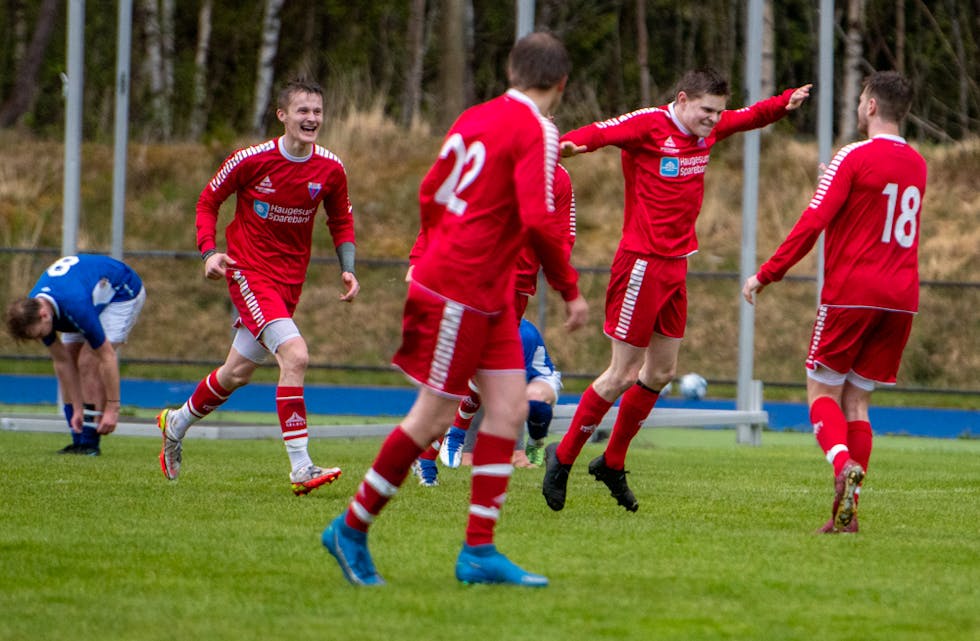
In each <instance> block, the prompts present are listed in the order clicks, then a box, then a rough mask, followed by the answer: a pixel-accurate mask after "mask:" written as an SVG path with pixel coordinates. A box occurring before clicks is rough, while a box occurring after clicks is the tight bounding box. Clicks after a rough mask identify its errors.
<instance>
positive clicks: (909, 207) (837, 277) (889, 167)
mask: <svg viewBox="0 0 980 641" xmlns="http://www.w3.org/2000/svg"><path fill="white" fill-rule="evenodd" d="M925 191H926V163H925V160H924V159H923V158H922V156H921V155H919V153H918V152H917V151H916V150H915V149H913V148H912V147H911V146H910V145H909V144H908V143H907V142H906V141H905V139H904V138H901V137H899V136H892V135H878V136H875V137H873V138H870V139H868V140H864V141H861V142H856V143H852V144H850V145H847V146H845V147H843V148H842V149H841V150H840V151H839V152H837V155H836V156H834V159H833V161H832V162H831V163H830V166H829V167H828V168H827V170H826V171H825V172H824V174H823V176H822V177H821V179H820V183H819V185H818V186H817V191H816V193H815V194H814V195H813V198H812V199H811V200H810V204H809V206H808V207H807V208H806V210H804V212H803V215H802V216H801V217H800V219H799V221H797V223H796V226H795V227H793V230H792V231H791V232H790V233H789V235H788V236H787V237H786V240H785V241H783V244H782V245H780V247H779V249H777V250H776V253H775V254H773V256H772V258H770V259H769V260H768V261H767V262H766V263H764V264H763V265H762V267H761V268H760V269H759V273H758V278H759V282H761V283H762V284H763V285H766V284H769V283H771V282H774V281H778V280H780V279H782V277H783V276H784V275H785V274H786V272H787V271H788V270H789V268H790V267H792V266H793V265H795V264H796V262H797V261H799V260H800V259H801V258H802V257H803V256H804V255H806V253H807V252H808V251H809V250H810V248H811V247H813V245H814V243H815V242H816V240H817V237H818V236H819V235H820V232H821V231H823V230H824V229H825V228H826V232H827V236H826V245H825V253H826V260H825V267H824V286H823V291H822V292H821V300H820V302H821V304H823V305H828V306H832V307H869V308H875V309H885V310H892V311H901V312H916V311H918V308H919V260H918V252H919V223H920V220H919V214H920V212H921V209H922V198H923V196H924V195H925Z"/></svg>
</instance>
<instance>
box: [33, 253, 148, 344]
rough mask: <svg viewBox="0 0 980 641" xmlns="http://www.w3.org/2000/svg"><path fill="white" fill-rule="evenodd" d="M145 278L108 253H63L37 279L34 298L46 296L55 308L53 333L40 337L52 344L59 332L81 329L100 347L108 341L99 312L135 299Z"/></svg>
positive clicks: (87, 338)
mask: <svg viewBox="0 0 980 641" xmlns="http://www.w3.org/2000/svg"><path fill="white" fill-rule="evenodd" d="M142 289H143V281H141V280H140V277H139V275H137V274H136V272H135V271H133V270H132V268H130V267H129V266H128V265H126V264H125V263H122V262H120V261H118V260H116V259H114V258H109V257H108V256H98V255H95V254H79V255H78V256H64V257H62V258H59V259H58V260H56V261H55V262H53V263H52V264H51V266H50V267H48V268H47V270H45V272H44V273H43V274H42V275H41V277H40V278H39V279H38V281H37V284H35V285H34V289H32V290H31V293H30V297H31V298H43V299H44V300H46V301H48V302H49V303H51V305H52V306H53V307H54V319H53V323H52V330H51V333H50V334H49V335H47V336H45V337H44V338H42V339H41V340H42V341H44V344H45V345H51V344H52V343H54V341H55V339H56V338H57V336H56V332H78V333H81V334H82V335H83V336H85V340H86V341H88V344H89V345H91V346H92V349H98V348H99V347H101V346H102V344H103V343H104V342H105V331H104V330H103V329H102V323H101V321H99V314H101V313H102V310H104V309H105V308H106V305H108V304H109V303H120V302H125V301H128V300H132V299H133V298H135V297H136V296H137V295H138V294H139V293H140V291H141V290H142Z"/></svg>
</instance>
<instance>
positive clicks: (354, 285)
mask: <svg viewBox="0 0 980 641" xmlns="http://www.w3.org/2000/svg"><path fill="white" fill-rule="evenodd" d="M340 279H341V280H342V281H344V285H345V286H346V287H347V293H346V294H341V295H340V300H342V301H343V302H345V303H349V302H351V301H353V300H354V297H355V296H357V292H359V291H361V284H360V283H358V282H357V276H355V275H354V274H352V273H351V272H344V273H342V274H341V275H340Z"/></svg>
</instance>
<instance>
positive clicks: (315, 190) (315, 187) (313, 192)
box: [306, 183, 323, 200]
mask: <svg viewBox="0 0 980 641" xmlns="http://www.w3.org/2000/svg"><path fill="white" fill-rule="evenodd" d="M306 188H307V189H309V190H310V199H311V200H316V197H317V196H318V195H319V194H320V190H321V189H323V185H321V184H320V183H306Z"/></svg>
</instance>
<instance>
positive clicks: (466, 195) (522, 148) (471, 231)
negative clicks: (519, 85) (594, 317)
mask: <svg viewBox="0 0 980 641" xmlns="http://www.w3.org/2000/svg"><path fill="white" fill-rule="evenodd" d="M557 162H558V130H557V129H556V128H555V126H554V124H553V123H552V122H551V121H550V120H548V119H547V118H545V117H544V116H542V115H541V113H540V111H539V110H538V108H537V106H536V105H535V104H534V102H532V101H531V99H530V98H528V97H527V96H526V95H524V94H523V93H521V92H520V91H517V90H514V89H511V90H509V91H508V92H507V93H505V94H504V95H502V96H499V97H497V98H494V99H493V100H490V101H488V102H485V103H482V104H480V105H476V106H474V107H471V108H469V109H467V110H466V111H464V112H463V113H462V114H461V115H460V116H459V118H458V119H457V120H456V122H455V123H454V124H453V126H452V127H451V128H450V130H449V133H448V134H447V136H446V139H445V141H444V142H443V145H442V149H441V150H440V152H439V158H438V159H437V160H436V162H435V163H434V164H433V166H432V167H431V169H429V172H428V173H427V174H426V175H425V178H424V179H423V180H422V184H421V186H420V188H419V208H420V217H421V228H420V230H419V236H418V239H417V241H416V243H415V246H414V247H413V248H412V253H411V258H412V265H413V266H414V270H413V272H412V279H413V281H414V282H415V283H416V284H417V285H420V286H422V287H424V288H425V289H428V290H430V291H432V292H433V293H435V294H437V295H438V296H440V297H442V298H445V299H448V300H452V301H455V302H457V303H460V304H462V305H465V306H467V307H469V308H471V309H474V310H477V311H480V312H484V313H489V314H495V313H498V312H501V311H503V310H506V309H508V308H510V307H511V306H512V305H513V300H514V272H515V264H516V263H517V254H518V251H519V250H520V249H521V248H522V247H523V246H524V245H525V242H527V243H528V244H530V245H531V246H532V247H533V249H534V251H535V253H536V254H537V256H538V257H539V258H540V259H541V264H542V267H543V268H544V272H545V276H546V277H547V278H548V282H549V283H550V284H551V286H552V287H554V288H555V290H557V291H558V292H560V293H561V295H562V298H563V299H564V300H566V301H569V300H573V299H575V298H576V297H578V274H577V273H576V272H575V270H574V269H573V268H572V267H571V265H570V264H569V262H568V254H569V252H568V250H567V242H568V240H567V238H566V235H565V234H563V233H562V232H561V231H560V227H559V225H556V224H555V221H554V218H555V216H556V215H557V214H556V212H555V204H554V193H553V183H554V176H555V168H556V165H557Z"/></svg>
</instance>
